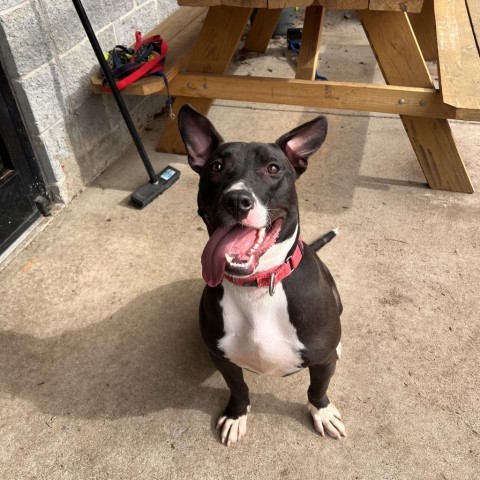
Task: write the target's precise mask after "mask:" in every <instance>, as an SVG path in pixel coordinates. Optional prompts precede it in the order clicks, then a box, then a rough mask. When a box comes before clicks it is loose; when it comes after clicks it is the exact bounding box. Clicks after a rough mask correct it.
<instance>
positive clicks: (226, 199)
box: [223, 190, 254, 220]
mask: <svg viewBox="0 0 480 480" xmlns="http://www.w3.org/2000/svg"><path fill="white" fill-rule="evenodd" d="M253 203H254V200H253V196H252V194H251V193H250V192H248V191H247V190H232V191H231V192H227V193H226V194H225V195H224V196H223V206H224V208H225V210H226V211H227V212H228V213H230V215H232V216H233V217H234V218H235V219H236V220H243V219H244V218H245V217H246V216H247V215H248V212H249V211H250V210H251V209H252V208H253Z"/></svg>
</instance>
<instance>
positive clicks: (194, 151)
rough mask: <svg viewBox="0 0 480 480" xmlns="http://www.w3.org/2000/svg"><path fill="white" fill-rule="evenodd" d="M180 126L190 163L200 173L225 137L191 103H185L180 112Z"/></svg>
mask: <svg viewBox="0 0 480 480" xmlns="http://www.w3.org/2000/svg"><path fill="white" fill-rule="evenodd" d="M178 128H179V130H180V135H181V137H182V140H183V143H184V144H185V148H186V150H187V155H188V163H189V164H190V166H191V167H192V168H193V170H195V171H196V172H197V173H200V171H201V169H202V168H203V166H204V165H205V163H206V162H207V160H208V159H209V158H210V156H211V154H212V153H213V151H214V150H215V149H216V148H217V147H218V145H219V144H220V143H222V142H223V138H222V137H221V136H220V134H219V133H218V132H217V131H216V130H215V127H214V126H213V125H212V123H211V122H210V120H208V118H207V117H205V116H204V115H202V114H201V113H200V112H197V110H195V109H194V108H193V107H192V106H191V105H189V104H186V105H183V107H182V108H181V109H180V112H179V113H178Z"/></svg>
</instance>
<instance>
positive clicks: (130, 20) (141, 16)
mask: <svg viewBox="0 0 480 480" xmlns="http://www.w3.org/2000/svg"><path fill="white" fill-rule="evenodd" d="M157 24H158V18H157V10H156V4H155V0H150V1H149V2H146V3H145V4H143V5H142V6H140V7H139V8H137V9H135V10H134V11H133V12H131V13H129V14H128V15H125V16H124V17H122V18H121V19H119V20H117V21H116V22H115V32H116V34H117V40H118V43H119V44H120V45H131V44H133V43H134V42H135V32H136V31H137V30H139V31H141V32H142V33H147V32H148V31H149V30H151V29H152V28H153V27H155V26H156V25H157Z"/></svg>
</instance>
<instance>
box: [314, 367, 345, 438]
mask: <svg viewBox="0 0 480 480" xmlns="http://www.w3.org/2000/svg"><path fill="white" fill-rule="evenodd" d="M336 363H337V362H336V360H335V361H333V362H331V363H328V364H326V365H311V366H309V367H308V369H309V371H310V387H309V388H308V410H309V411H310V414H311V415H312V419H313V424H314V426H315V430H317V432H318V433H320V435H321V436H322V437H323V436H325V432H327V433H328V435H330V436H331V437H333V438H336V439H340V438H341V437H345V435H346V433H345V425H344V424H343V421H342V416H341V415H340V412H339V411H338V409H337V408H336V407H335V406H334V405H333V404H332V403H330V400H329V399H328V397H327V389H328V384H329V383H330V379H331V378H332V376H333V374H334V372H335V366H336Z"/></svg>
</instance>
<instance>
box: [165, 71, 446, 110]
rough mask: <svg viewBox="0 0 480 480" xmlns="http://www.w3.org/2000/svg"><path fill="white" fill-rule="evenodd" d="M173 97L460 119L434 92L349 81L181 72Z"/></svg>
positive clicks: (426, 89)
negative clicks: (455, 117)
mask: <svg viewBox="0 0 480 480" xmlns="http://www.w3.org/2000/svg"><path fill="white" fill-rule="evenodd" d="M171 91H172V94H173V95H180V96H182V97H189V98H221V99H223V100H237V101H246V102H260V103H275V104H283V105H297V106H304V107H318V108H332V109H341V110H360V111H367V112H370V111H372V112H381V113H393V114H408V115H414V116H422V117H433V118H437V117H442V118H454V116H455V109H452V108H451V107H448V106H446V105H444V104H443V102H442V97H441V95H440V93H439V92H438V91H436V90H435V89H433V88H409V87H396V86H389V85H371V84H363V83H344V82H323V81H322V82H312V81H309V80H292V79H285V78H265V77H254V76H238V75H213V74H200V73H180V74H179V75H178V77H177V78H176V79H175V80H174V82H173V83H172V85H171Z"/></svg>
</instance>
